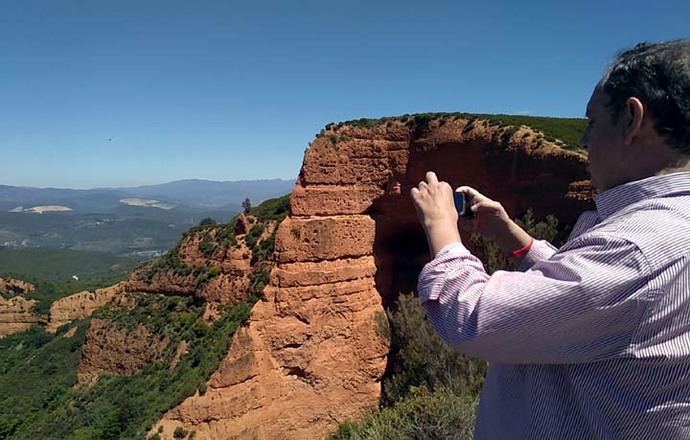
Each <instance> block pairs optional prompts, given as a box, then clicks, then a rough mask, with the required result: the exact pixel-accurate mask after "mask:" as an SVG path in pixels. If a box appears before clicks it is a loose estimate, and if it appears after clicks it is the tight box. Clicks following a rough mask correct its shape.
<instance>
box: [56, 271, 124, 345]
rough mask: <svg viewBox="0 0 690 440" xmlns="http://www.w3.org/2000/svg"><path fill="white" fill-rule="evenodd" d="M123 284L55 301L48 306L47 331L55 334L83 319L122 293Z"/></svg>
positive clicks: (86, 291)
mask: <svg viewBox="0 0 690 440" xmlns="http://www.w3.org/2000/svg"><path fill="white" fill-rule="evenodd" d="M124 286H125V284H124V283H117V284H115V285H113V286H110V287H106V288H103V289H97V290H96V291H95V292H90V291H88V290H85V291H83V292H79V293H75V294H74V295H70V296H67V297H65V298H61V299H59V300H57V301H55V302H54V303H53V304H52V305H51V306H50V318H49V320H48V326H47V328H46V330H47V331H49V332H52V333H55V331H57V329H58V328H59V327H60V326H62V325H64V324H67V323H69V322H72V321H74V320H75V319H83V318H86V317H87V316H91V314H92V313H93V312H94V311H95V310H96V309H97V308H99V307H101V306H103V305H105V304H107V303H108V302H110V301H111V300H112V299H113V298H115V297H116V296H118V295H122V294H123V293H124Z"/></svg>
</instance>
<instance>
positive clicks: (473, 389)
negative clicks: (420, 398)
mask: <svg viewBox="0 0 690 440" xmlns="http://www.w3.org/2000/svg"><path fill="white" fill-rule="evenodd" d="M388 318H389V321H390V331H391V352H390V357H391V358H390V359H389V362H390V363H391V365H392V367H391V371H390V376H389V377H388V378H386V379H384V382H383V397H382V401H383V403H384V404H386V405H390V404H392V403H394V402H396V401H399V400H401V399H403V398H405V397H406V396H408V395H409V394H410V391H411V390H412V389H414V388H418V387H420V386H424V387H426V388H427V389H429V390H431V391H434V390H436V389H440V388H444V389H448V390H450V391H453V392H454V393H455V394H457V395H469V396H473V397H474V396H477V395H478V394H479V391H480V390H481V386H482V384H483V382H484V376H485V374H486V367H487V364H486V362H484V361H480V360H476V359H471V358H469V357H467V356H465V355H463V354H461V353H458V352H456V351H455V350H453V349H452V348H450V347H449V346H448V345H447V344H446V343H445V342H443V340H441V338H440V336H438V334H437V333H436V331H435V330H434V329H433V327H432V326H431V324H430V323H429V322H428V321H427V318H426V312H425V311H424V309H423V307H422V306H421V304H420V303H419V299H418V298H416V297H415V296H413V295H411V294H407V295H402V294H401V295H400V296H399V297H398V302H397V309H396V310H395V311H393V312H390V311H389V312H388Z"/></svg>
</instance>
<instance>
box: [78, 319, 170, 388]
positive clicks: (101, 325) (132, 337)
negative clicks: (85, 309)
mask: <svg viewBox="0 0 690 440" xmlns="http://www.w3.org/2000/svg"><path fill="white" fill-rule="evenodd" d="M169 343H170V340H168V339H167V338H159V337H158V335H155V334H153V333H151V332H150V331H149V330H148V329H147V328H146V327H145V326H143V325H139V326H137V327H136V328H134V329H126V328H113V327H112V326H110V325H109V323H108V322H107V321H105V320H103V319H99V318H92V319H91V325H90V326H89V330H88V331H87V333H86V340H85V342H84V348H83V349H82V355H81V360H80V361H79V370H78V372H77V378H78V384H79V385H84V384H89V383H92V382H93V381H95V380H96V379H98V375H99V374H100V373H101V372H103V371H107V372H109V373H114V374H132V373H135V372H137V371H139V370H140V369H142V368H143V367H144V366H146V365H147V364H149V363H150V362H152V361H155V360H157V359H159V357H160V356H161V355H162V354H163V352H164V350H165V349H166V348H167V347H168V345H169Z"/></svg>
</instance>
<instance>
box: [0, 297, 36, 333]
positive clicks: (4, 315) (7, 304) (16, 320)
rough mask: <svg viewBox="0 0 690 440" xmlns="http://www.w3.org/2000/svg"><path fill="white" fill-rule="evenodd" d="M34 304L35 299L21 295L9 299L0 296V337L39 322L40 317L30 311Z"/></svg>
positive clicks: (20, 330)
mask: <svg viewBox="0 0 690 440" xmlns="http://www.w3.org/2000/svg"><path fill="white" fill-rule="evenodd" d="M35 304H36V301H35V300H30V299H26V298H24V297H21V296H15V297H12V298H10V299H5V298H3V297H2V296H0V338H1V337H3V336H7V335H11V334H12V333H19V332H22V331H24V330H28V329H29V328H30V327H31V326H32V325H34V324H39V323H41V317H40V316H38V315H36V314H34V313H33V312H32V309H33V307H34V305H35Z"/></svg>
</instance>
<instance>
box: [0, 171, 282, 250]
mask: <svg viewBox="0 0 690 440" xmlns="http://www.w3.org/2000/svg"><path fill="white" fill-rule="evenodd" d="M293 186H294V181H291V180H282V179H272V180H251V181H235V182H213V181H208V180H180V181H177V182H170V183H164V184H161V185H147V186H139V187H132V188H98V189H88V190H76V189H60V188H31V187H15V186H3V185H0V247H10V248H58V249H74V250H88V251H102V252H109V253H113V254H118V255H138V256H145V255H156V254H159V253H161V252H164V251H165V250H167V249H169V248H170V247H171V246H173V245H174V244H175V243H176V242H177V241H178V240H179V238H180V236H181V235H182V233H183V232H185V231H186V230H187V229H189V228H190V227H192V226H194V225H196V224H198V223H199V222H200V221H201V220H202V219H204V218H207V217H210V218H213V219H215V220H216V221H218V222H226V221H228V220H229V219H230V218H231V217H232V216H233V215H235V214H236V213H237V212H239V211H241V210H242V202H243V201H244V200H245V198H249V200H250V201H251V204H252V205H253V206H257V205H259V203H260V202H262V201H263V200H266V199H269V198H274V197H279V196H283V195H285V194H288V193H290V192H292V189H293Z"/></svg>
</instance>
